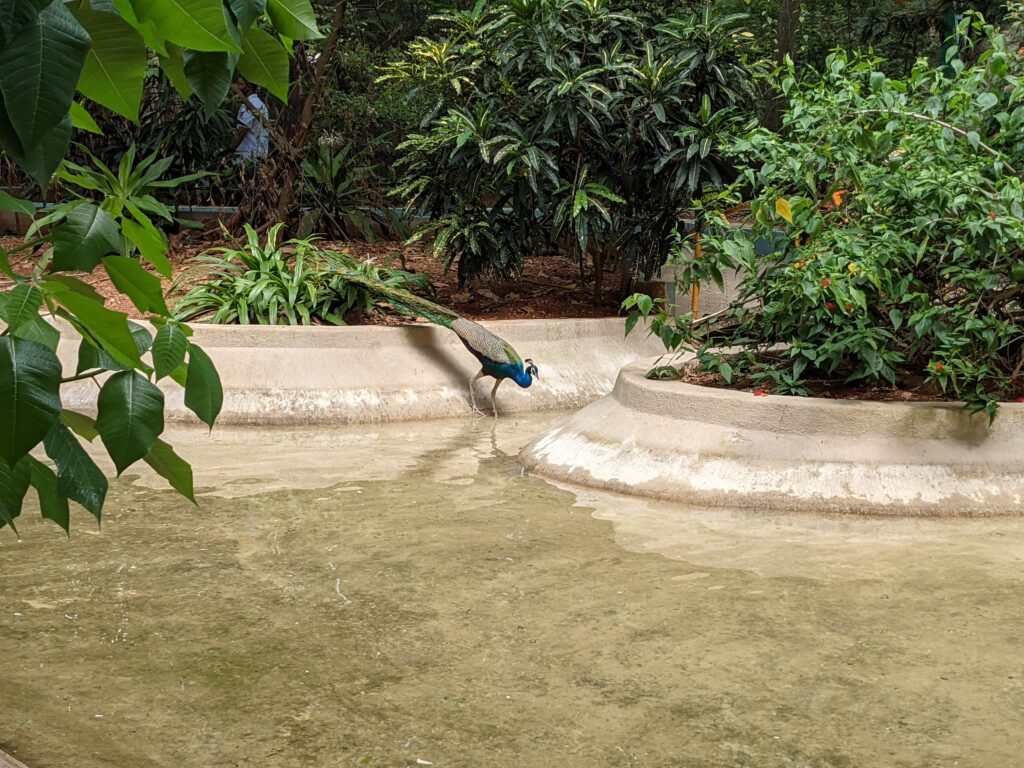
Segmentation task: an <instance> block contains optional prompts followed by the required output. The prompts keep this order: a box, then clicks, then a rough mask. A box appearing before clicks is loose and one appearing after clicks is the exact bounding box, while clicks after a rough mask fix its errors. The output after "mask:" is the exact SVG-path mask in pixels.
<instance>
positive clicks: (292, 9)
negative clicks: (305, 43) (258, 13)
mask: <svg viewBox="0 0 1024 768" xmlns="http://www.w3.org/2000/svg"><path fill="white" fill-rule="evenodd" d="M267 15H268V16H269V17H270V21H271V23H272V24H273V25H274V29H276V30H277V31H278V32H279V33H280V34H282V35H284V36H285V37H290V38H291V39H292V40H316V39H318V38H320V37H323V35H321V34H320V30H319V29H317V26H316V14H315V13H314V12H313V6H312V5H310V4H309V1H308V0H267Z"/></svg>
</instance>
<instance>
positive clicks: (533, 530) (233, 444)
mask: <svg viewBox="0 0 1024 768" xmlns="http://www.w3.org/2000/svg"><path fill="white" fill-rule="evenodd" d="M557 418H558V417H557V416H538V417H529V418H519V419H515V418H504V419H501V420H499V421H498V422H497V423H495V422H494V420H492V419H481V420H473V419H468V418H467V419H465V420H459V421H451V422H437V423H422V424H415V425H409V424H402V425H392V426H383V427H379V426H359V427H352V428H345V429H319V430H249V431H247V430H230V429H218V430H215V431H214V433H213V435H212V436H207V434H206V433H205V432H201V431H198V430H195V431H192V430H187V429H178V430H176V431H174V432H172V434H171V438H172V442H174V443H175V444H176V445H177V446H178V448H179V450H180V451H181V452H182V453H183V454H184V455H186V456H187V457H189V458H190V459H192V460H193V461H195V462H196V466H197V485H198V486H199V487H200V489H201V506H200V507H199V508H195V507H192V506H191V505H190V504H188V502H186V501H184V500H182V499H181V498H179V497H177V496H175V495H174V494H173V493H171V492H169V491H166V490H164V489H163V487H162V485H161V483H160V482H159V480H158V478H155V477H150V476H148V475H141V476H133V477H126V478H123V479H122V480H120V481H118V482H116V483H115V484H114V485H113V486H112V489H111V493H110V498H109V501H108V513H107V515H106V518H105V521H104V524H103V527H102V529H101V530H99V531H98V530H97V529H96V527H95V525H93V524H91V523H90V518H89V517H88V515H87V514H86V513H84V512H81V511H80V510H79V511H78V514H77V517H74V518H73V525H74V528H73V532H72V536H71V537H70V539H68V538H66V537H65V536H64V535H63V533H62V532H61V531H60V530H59V529H58V528H57V527H56V526H54V525H53V524H52V523H45V522H42V521H38V515H36V514H34V513H33V512H31V511H28V512H27V514H26V518H27V519H25V518H23V520H24V522H22V523H21V525H20V526H19V531H20V534H21V540H20V541H18V540H17V539H16V538H15V537H14V536H13V535H11V533H10V532H9V531H3V532H2V535H0V563H2V568H0V594H2V596H3V597H2V603H0V637H2V639H3V651H2V653H0V708H2V709H0V711H2V712H3V716H2V718H0V748H2V749H4V750H6V751H7V752H9V753H10V754H12V755H14V756H15V757H17V758H18V759H19V760H21V761H22V762H24V763H25V764H26V765H28V766H29V768H99V767H101V766H103V767H107V766H117V767H118V768H121V767H124V768H147V767H149V766H167V767H168V768H170V767H174V768H192V767H195V768H200V767H204V768H205V767H207V766H209V767H214V768H220V767H222V766H252V767H257V766H258V767H259V768H286V767H287V768H292V767H295V768H299V767H302V768H310V767H319V766H331V767H334V766H363V765H372V766H395V767H397V768H404V767H405V766H421V765H428V764H432V765H434V766H438V767H442V766H467V767H471V768H478V767H479V768H483V767H488V766H526V767H532V766H538V767H540V766H545V767H546V766H551V767H556V768H560V767H575V766H581V767H582V766H587V767H590V766H597V767H601V766H620V767H622V768H627V767H632V766H636V767H640V766H650V767H651V768H672V767H679V768H684V767H685V768H703V767H705V766H707V767H709V768H710V767H711V766H715V767H717V766H723V767H725V766H729V767H733V766H735V767H737V768H738V767H740V766H749V767H751V768H760V767H761V766H786V767H793V766H797V767H800V766H806V767H814V768H819V767H822V768H823V767H825V766H830V767H835V768H839V767H849V768H873V767H875V766H877V767H878V768H899V767H902V766H927V767H928V768H931V767H932V766H965V767H966V766H977V767H978V768H1013V767H1014V766H1024V750H1022V745H1024V648H1022V643H1024V641H1022V637H1024V581H1022V575H1024V524H1022V523H1021V522H1019V521H1017V520H1005V519H1004V520H987V521H978V520H953V521H939V520H882V519H842V518H822V517H818V516H811V515H800V514H794V515H791V516H778V515H771V516H768V515H761V514H758V513H756V512H738V511H737V512H730V511H711V510H699V509H687V508H684V507H679V506H672V505H667V504H660V503H649V502H644V501H641V500H636V499H629V498H623V497H617V496H611V495H602V494H598V493H593V492H589V491H580V490H576V491H573V490H571V489H565V488H559V487H555V486H553V485H551V484H548V483H546V482H545V481H543V480H541V479H538V478H534V477H529V476H523V473H522V472H521V470H520V468H519V466H518V465H517V463H516V460H515V455H516V453H517V451H518V449H519V447H520V446H521V445H523V444H524V443H525V442H526V441H527V440H528V439H529V438H530V437H531V436H533V435H535V434H537V433H538V432H540V431H541V430H543V429H544V428H546V427H547V426H549V425H551V424H552V423H554V421H555V420H556V419H557Z"/></svg>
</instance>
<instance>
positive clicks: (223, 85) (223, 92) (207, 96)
mask: <svg viewBox="0 0 1024 768" xmlns="http://www.w3.org/2000/svg"><path fill="white" fill-rule="evenodd" d="M233 76H234V60H233V59H232V57H230V56H228V54H226V53H206V52H203V51H185V77H186V78H187V79H188V84H189V86H191V88H192V90H193V91H195V94H196V96H198V97H199V100H200V101H201V102H203V106H205V107H206V111H207V113H209V112H212V111H213V110H214V109H216V108H217V106H219V105H220V104H221V102H223V101H224V99H225V98H226V97H227V95H228V90H229V89H230V88H231V78H232V77H233Z"/></svg>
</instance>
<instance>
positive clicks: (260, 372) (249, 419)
mask: <svg viewBox="0 0 1024 768" xmlns="http://www.w3.org/2000/svg"><path fill="white" fill-rule="evenodd" d="M484 325H486V326H487V327H488V328H490V329H491V330H492V331H494V332H495V333H497V334H498V335H499V336H501V337H502V338H504V339H506V340H507V341H508V342H509V343H511V344H512V346H514V347H515V348H516V350H517V351H518V352H519V354H521V355H523V356H524V357H531V358H533V360H534V362H535V363H536V364H537V366H538V368H539V369H540V376H541V378H540V380H539V381H535V382H534V384H533V386H531V387H530V388H529V389H527V390H523V389H520V388H519V387H518V386H516V385H515V384H514V383H512V382H508V381H506V382H505V383H503V384H502V385H501V387H500V388H499V390H498V397H497V402H498V412H499V414H501V413H516V412H523V411H541V410H554V409H570V408H581V407H583V406H584V405H586V404H588V403H590V402H592V401H594V400H596V399H597V398H599V397H601V396H603V395H606V394H607V393H608V392H610V391H611V389H612V386H613V385H614V383H615V377H616V375H617V374H618V371H619V369H620V368H621V367H622V366H623V365H626V364H627V363H629V362H632V361H633V360H636V359H637V358H640V357H648V356H650V355H651V354H654V353H655V352H656V351H657V347H658V346H659V343H658V342H656V341H655V340H653V339H644V338H641V334H635V335H633V336H630V337H629V338H628V339H626V338H624V320H622V319H617V318H601V319H586V320H510V321H501V322H493V323H484ZM192 328H193V330H194V332H195V335H194V336H193V341H195V342H196V343H197V344H199V345H200V346H202V347H203V349H205V350H206V351H207V352H208V353H209V354H210V357H211V358H213V361H214V363H215V364H216V366H217V370H218V371H219V372H220V376H221V381H222V383H223V385H224V409H223V411H222V412H221V416H220V419H219V420H218V423H223V424H325V423H353V422H380V421H398V420H404V419H430V418H441V417H450V416H462V415H467V414H468V413H469V412H470V411H469V408H470V406H469V389H468V382H469V379H470V377H472V376H473V375H474V374H475V373H476V372H477V371H479V370H480V366H479V364H478V363H477V361H476V359H475V358H473V356H472V355H471V354H470V353H469V352H468V351H467V350H466V348H465V347H463V346H462V343H461V342H460V341H459V339H458V337H456V336H455V334H454V333H452V332H451V331H449V330H446V329H444V328H438V327H436V326H430V325H405V326H397V327H394V326H393V327H382V326H346V327H340V328H335V327H328V326H315V327H305V328H303V327H290V326H227V325H203V324H201V323H196V324H193V325H192ZM65 338H66V341H65V342H64V343H62V344H61V348H60V353H61V358H62V362H63V364H64V369H65V371H73V370H74V367H75V360H76V359H77V357H76V356H77V349H78V343H79V342H78V339H77V337H75V336H74V335H72V334H70V333H69V334H67V335H66V337H65ZM492 385H493V380H492V379H484V380H483V381H480V382H477V385H476V393H477V402H478V404H479V405H480V407H481V409H485V410H486V408H489V403H490V401H489V399H488V394H489V392H490V389H491V386H492ZM160 386H161V388H162V389H163V390H164V394H165V396H166V398H167V401H166V402H167V410H166V416H167V418H168V419H169V420H194V417H193V416H192V413H191V412H190V411H188V410H187V409H186V408H185V405H184V393H183V391H182V389H181V388H180V387H179V386H177V385H176V384H174V383H173V382H171V381H170V380H169V379H165V380H164V381H161V382H160ZM96 393H97V388H96V386H95V384H93V383H92V382H91V381H84V382H79V383H76V384H74V385H70V386H67V387H65V388H64V390H63V394H64V402H65V405H67V406H68V407H72V408H79V409H82V410H90V409H94V407H95V401H96Z"/></svg>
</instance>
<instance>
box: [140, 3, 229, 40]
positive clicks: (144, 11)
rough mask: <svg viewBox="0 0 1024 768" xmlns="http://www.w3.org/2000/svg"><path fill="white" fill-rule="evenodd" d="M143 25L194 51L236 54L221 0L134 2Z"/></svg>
mask: <svg viewBox="0 0 1024 768" xmlns="http://www.w3.org/2000/svg"><path fill="white" fill-rule="evenodd" d="M132 7H133V8H134V9H135V12H136V14H137V15H138V17H139V19H140V20H141V21H151V22H152V23H153V25H154V26H155V27H156V28H157V30H158V31H159V32H160V34H161V35H163V37H165V38H166V39H167V40H170V41H171V42H172V43H176V44H177V45H180V46H181V47H182V48H188V49H191V50H193V51H237V50H238V46H237V44H236V43H235V41H234V39H232V37H231V33H230V32H229V31H228V18H227V14H226V13H225V11H224V5H223V3H221V2H220V0H133V3H132Z"/></svg>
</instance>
